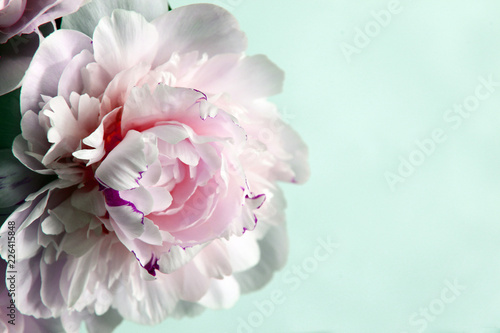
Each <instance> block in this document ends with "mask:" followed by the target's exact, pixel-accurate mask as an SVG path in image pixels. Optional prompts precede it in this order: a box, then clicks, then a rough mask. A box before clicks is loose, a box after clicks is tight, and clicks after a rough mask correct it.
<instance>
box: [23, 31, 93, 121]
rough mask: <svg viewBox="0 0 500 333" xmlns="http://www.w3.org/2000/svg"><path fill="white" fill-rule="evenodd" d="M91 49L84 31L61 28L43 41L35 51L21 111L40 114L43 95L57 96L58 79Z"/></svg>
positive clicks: (27, 74) (27, 77)
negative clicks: (74, 59)
mask: <svg viewBox="0 0 500 333" xmlns="http://www.w3.org/2000/svg"><path fill="white" fill-rule="evenodd" d="M85 49H86V50H88V51H91V52H92V41H91V39H90V38H89V37H87V36H85V35H84V34H82V33H81V32H78V31H71V30H58V31H56V32H54V33H52V34H50V36H48V37H47V38H45V40H44V41H43V43H41V44H40V47H39V48H38V51H37V52H36V53H35V56H34V57H33V60H32V62H31V64H30V67H29V69H28V71H27V72H26V76H25V84H24V85H23V87H22V89H21V113H22V114H24V113H26V111H28V110H33V111H34V112H35V113H38V110H39V106H38V103H39V102H41V101H42V97H41V95H47V96H51V97H53V96H56V95H57V89H58V83H59V79H60V78H61V75H62V73H63V71H64V69H65V68H66V66H67V65H68V64H69V63H70V61H71V60H72V59H73V57H74V56H76V55H77V54H79V53H80V52H82V51H83V50H85Z"/></svg>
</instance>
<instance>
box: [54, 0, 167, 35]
mask: <svg viewBox="0 0 500 333" xmlns="http://www.w3.org/2000/svg"><path fill="white" fill-rule="evenodd" d="M115 9H125V10H130V11H133V12H136V13H139V14H141V15H142V16H144V17H145V18H146V20H148V21H152V20H153V19H155V18H156V17H158V16H160V15H163V14H164V13H166V12H168V1H166V0H155V1H151V0H92V1H91V2H89V3H88V4H86V5H85V6H83V7H82V8H80V9H79V10H78V11H77V12H76V13H74V14H71V15H67V16H65V17H64V18H63V20H62V26H61V27H62V28H63V29H71V30H78V31H81V32H83V33H84V34H86V35H87V36H89V37H92V35H93V33H94V30H95V28H96V27H97V24H98V22H99V20H100V19H101V18H103V17H105V16H111V13H112V12H113V10H115Z"/></svg>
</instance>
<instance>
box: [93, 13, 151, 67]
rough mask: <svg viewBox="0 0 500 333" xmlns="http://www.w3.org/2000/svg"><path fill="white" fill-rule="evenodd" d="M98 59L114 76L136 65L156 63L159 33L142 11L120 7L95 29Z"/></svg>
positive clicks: (96, 56) (95, 45)
mask: <svg viewBox="0 0 500 333" xmlns="http://www.w3.org/2000/svg"><path fill="white" fill-rule="evenodd" d="M93 39H94V49H95V52H94V55H95V59H96V62H97V63H98V64H100V65H101V66H102V67H103V68H104V69H106V71H107V72H108V73H109V74H110V75H111V76H114V75H116V74H117V73H119V72H121V71H123V70H126V69H129V68H131V67H133V66H134V65H136V64H138V63H141V62H144V63H147V64H150V63H152V61H153V59H154V57H155V56H156V53H157V45H158V32H157V31H156V28H155V27H154V26H153V25H151V24H149V23H148V22H147V21H146V19H145V18H144V17H143V16H141V15H140V14H138V13H135V12H128V11H125V10H121V9H117V10H114V11H113V14H112V15H111V18H109V17H104V18H103V19H102V20H101V21H100V22H99V24H98V25H97V28H96V30H95V32H94V38H93Z"/></svg>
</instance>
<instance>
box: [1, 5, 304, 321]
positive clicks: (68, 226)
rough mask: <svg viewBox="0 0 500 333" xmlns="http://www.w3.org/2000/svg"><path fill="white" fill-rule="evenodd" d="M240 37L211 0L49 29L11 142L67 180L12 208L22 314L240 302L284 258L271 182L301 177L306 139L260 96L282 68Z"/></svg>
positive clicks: (91, 314) (277, 85)
mask: <svg viewBox="0 0 500 333" xmlns="http://www.w3.org/2000/svg"><path fill="white" fill-rule="evenodd" d="M245 49H246V38H245V35H244V34H243V33H242V32H241V31H240V29H239V27H238V24H237V22H236V20H235V19H234V17H232V16H231V15H230V14H229V13H228V12H226V11H225V10H223V9H221V8H219V7H216V6H212V5H192V6H186V7H180V8H178V9H174V10H172V11H170V12H168V13H166V14H165V15H162V16H160V17H159V18H157V19H155V20H153V21H151V22H148V21H147V20H146V19H145V18H144V17H142V16H141V15H139V14H137V13H135V12H129V11H124V10H115V11H114V12H113V14H112V16H111V17H105V18H103V19H102V20H101V21H100V22H99V24H98V26H97V27H96V29H95V31H94V33H93V38H92V39H91V38H89V37H88V36H86V35H84V34H82V33H80V32H78V31H73V30H60V31H57V32H55V33H53V34H51V35H50V36H49V37H48V38H46V39H45V40H44V42H43V43H42V44H41V46H40V48H39V50H38V51H37V53H36V54H35V56H34V58H33V61H32V63H31V65H30V68H29V69H28V71H27V74H26V78H25V82H24V85H23V89H22V93H21V108H22V114H23V120H22V123H21V127H22V131H23V134H22V136H19V137H18V138H16V140H15V142H14V154H15V155H16V157H17V158H18V159H19V160H20V161H22V162H23V163H24V164H25V165H26V166H27V167H29V168H30V169H32V170H35V171H37V172H39V173H42V174H48V175H56V176H57V180H55V181H53V182H52V183H50V184H48V185H47V186H45V187H44V188H42V189H41V190H39V191H38V192H37V193H33V194H31V195H30V196H29V197H28V198H27V199H26V203H24V204H23V205H22V206H21V207H20V208H19V209H17V210H16V211H15V212H14V213H13V214H12V215H11V217H10V218H9V220H13V221H16V228H17V232H16V239H17V242H18V243H17V246H18V260H19V264H18V272H19V281H22V282H21V285H20V286H19V291H20V294H19V296H18V298H17V299H16V305H17V306H18V309H19V310H20V311H21V312H23V313H25V314H28V315H33V316H36V317H42V318H49V317H61V320H62V323H63V325H64V327H65V329H66V330H67V331H77V328H78V326H79V323H80V322H81V321H82V320H85V321H86V322H87V324H88V325H90V326H91V327H92V325H93V324H92V323H90V324H89V322H90V321H91V320H89V318H94V319H93V320H97V319H99V318H101V316H109V318H110V320H111V321H112V322H116V321H117V320H116V315H115V312H116V311H117V312H118V313H119V314H120V315H121V316H122V317H124V318H125V319H128V320H132V321H135V322H139V323H144V324H156V323H159V322H160V321H162V320H163V319H165V318H166V317H167V316H182V315H186V314H188V315H191V314H196V313H198V312H199V311H201V310H202V309H203V308H204V307H209V308H226V307H230V306H232V305H233V304H234V303H235V301H236V300H237V299H238V297H239V295H240V293H241V292H247V291H251V290H255V289H257V288H260V287H262V286H263V285H264V284H265V283H266V282H267V281H268V280H269V279H270V278H271V276H272V274H273V272H274V271H275V270H277V269H279V268H281V267H282V266H283V265H284V263H285V260H286V256H287V238H286V228H285V220H284V213H283V210H284V208H285V202H284V198H283V195H282V192H281V191H280V189H279V188H278V187H277V184H276V182H277V181H285V182H295V183H302V182H304V181H305V180H306V179H307V177H308V175H309V170H308V166H307V148H306V146H305V145H304V143H303V142H302V141H301V139H300V137H299V136H298V135H297V134H296V133H295V132H294V131H293V130H292V129H291V128H290V127H289V126H288V125H287V124H286V123H284V122H283V120H282V119H281V117H280V114H279V112H278V111H277V109H276V107H275V106H274V105H273V104H271V103H269V102H268V101H266V97H267V96H270V95H273V94H276V93H278V92H280V90H281V85H282V81H283V72H282V71H281V70H280V69H279V68H277V67H276V66H275V65H274V64H273V63H272V62H270V61H269V60H268V59H267V58H266V57H265V56H261V55H258V56H247V55H245V54H244V53H243V51H244V50H245ZM6 232H7V229H6V227H5V226H4V227H3V228H2V230H1V234H0V236H2V237H1V238H0V253H1V255H2V257H4V258H6V254H7V252H6V241H5V237H3V236H4V235H5V233H6ZM96 318H97V319H96ZM103 321H104V320H100V322H103ZM111 326H112V325H110V327H111Z"/></svg>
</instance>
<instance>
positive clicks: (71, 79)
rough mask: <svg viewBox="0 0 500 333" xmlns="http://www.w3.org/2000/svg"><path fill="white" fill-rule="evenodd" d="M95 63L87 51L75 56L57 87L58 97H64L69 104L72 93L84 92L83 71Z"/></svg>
mask: <svg viewBox="0 0 500 333" xmlns="http://www.w3.org/2000/svg"><path fill="white" fill-rule="evenodd" d="M93 61H94V56H93V55H92V53H91V52H90V51H89V50H87V49H84V50H83V51H82V52H80V53H79V54H77V55H75V56H74V58H73V59H72V60H71V61H70V62H69V63H68V64H67V66H66V68H65V69H64V71H63V72H62V74H61V78H60V79H59V84H58V85H57V88H58V92H57V95H58V96H62V97H64V98H65V99H66V101H67V102H68V103H69V96H70V94H71V93H72V92H77V93H80V94H81V93H82V91H83V79H82V73H81V69H82V67H85V66H86V65H88V64H89V63H91V62H93Z"/></svg>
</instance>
